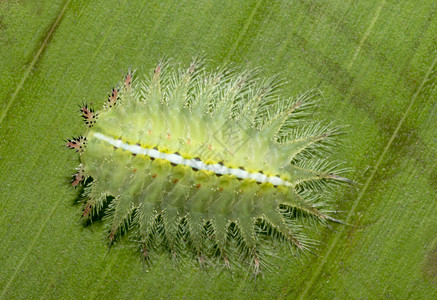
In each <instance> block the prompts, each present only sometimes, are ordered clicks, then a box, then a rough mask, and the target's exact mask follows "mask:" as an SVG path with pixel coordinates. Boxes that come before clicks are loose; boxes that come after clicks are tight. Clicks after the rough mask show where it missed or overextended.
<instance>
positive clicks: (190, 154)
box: [66, 60, 350, 272]
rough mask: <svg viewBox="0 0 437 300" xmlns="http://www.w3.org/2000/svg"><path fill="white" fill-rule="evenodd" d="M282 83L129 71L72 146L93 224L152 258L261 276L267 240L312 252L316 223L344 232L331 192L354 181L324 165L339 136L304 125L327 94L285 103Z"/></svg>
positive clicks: (196, 72) (250, 76) (168, 70)
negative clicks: (101, 223) (102, 221)
mask: <svg viewBox="0 0 437 300" xmlns="http://www.w3.org/2000/svg"><path fill="white" fill-rule="evenodd" d="M278 85H279V84H277V83H275V81H274V80H271V79H268V80H260V79H258V76H257V74H256V72H253V71H252V72H251V71H245V72H241V73H239V72H237V71H235V70H233V69H232V68H230V67H225V68H219V69H217V70H215V71H210V72H208V71H206V69H205V67H204V63H203V62H202V61H200V60H194V61H193V62H192V63H191V64H190V66H189V67H188V68H187V69H182V68H172V67H171V66H169V65H168V64H167V63H165V62H161V63H159V64H158V66H157V67H156V68H155V69H154V70H153V74H152V76H151V77H150V78H148V79H144V80H139V79H136V78H135V79H134V80H133V73H131V72H130V73H128V75H127V76H126V77H125V80H124V82H123V84H122V87H120V88H114V89H112V91H111V93H110V94H109V96H108V101H107V102H106V104H105V105H104V107H103V109H102V110H100V111H97V112H95V111H94V110H93V109H91V108H90V107H88V106H87V105H84V106H83V107H82V108H81V113H82V117H83V118H84V120H85V123H86V131H85V134H84V135H83V136H79V137H76V138H72V139H69V140H67V144H66V145H67V147H69V148H72V149H75V150H76V151H77V152H79V155H80V165H79V167H78V170H77V172H76V174H74V175H73V179H72V185H73V186H78V185H84V193H83V198H84V201H85V204H84V209H83V217H84V218H91V217H93V216H94V215H96V214H98V215H101V213H102V211H103V212H104V214H105V218H107V219H108V220H107V223H106V224H107V226H108V227H107V230H108V238H109V242H110V243H111V244H112V243H113V242H114V241H115V240H116V239H117V238H118V237H119V236H121V235H122V234H125V233H127V232H128V231H129V232H134V235H135V237H136V240H138V241H140V249H141V251H142V254H143V256H144V258H145V259H146V260H150V259H151V257H153V253H155V252H156V251H157V249H158V248H160V249H164V250H166V251H167V252H169V253H170V254H171V255H172V256H173V257H178V256H182V255H183V254H184V253H190V254H191V255H193V257H195V258H196V259H197V260H198V261H199V262H200V263H202V264H204V263H205V262H206V261H207V260H208V261H212V260H215V259H217V260H218V261H219V262H221V263H222V264H224V265H225V266H231V265H232V264H235V265H239V264H240V263H241V262H243V264H246V265H249V266H252V267H253V268H254V271H255V272H258V270H259V269H260V266H261V264H262V263H263V262H264V261H265V260H264V258H263V257H264V256H265V255H264V253H265V252H266V251H264V249H266V247H269V246H268V245H271V244H269V242H268V241H272V242H273V245H274V244H275V243H279V244H282V245H288V246H291V247H290V249H293V250H297V252H300V251H305V250H306V249H308V248H310V247H311V245H312V244H313V241H312V240H311V239H309V238H307V237H306V236H305V234H304V232H305V230H304V228H305V226H313V225H308V224H314V222H306V221H307V220H318V221H320V222H321V223H326V221H333V222H340V221H339V220H337V219H335V218H333V217H332V216H331V214H332V211H331V210H330V208H329V205H328V204H327V202H326V201H325V200H326V199H325V194H324V193H325V192H327V190H329V189H327V188H329V187H330V186H331V185H332V184H335V183H341V182H350V180H348V179H346V178H343V177H340V176H339V174H340V173H341V172H342V171H343V170H340V169H339V168H338V166H337V165H334V164H330V163H327V162H326V155H327V154H328V153H329V151H330V149H332V147H333V146H335V143H334V140H335V139H334V137H335V136H337V135H338V133H339V130H338V129H337V128H336V127H334V126H332V125H321V124H320V123H316V122H308V121H305V120H306V118H305V117H306V114H307V113H306V112H307V110H308V108H310V107H311V105H313V104H314V101H315V100H316V99H317V98H318V93H317V92H315V91H309V92H306V93H304V94H302V95H300V96H298V97H296V98H293V99H283V98H281V97H280V96H279V95H278V91H279V88H278ZM266 253H267V252H266Z"/></svg>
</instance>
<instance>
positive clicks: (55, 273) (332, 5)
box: [0, 0, 437, 299]
mask: <svg viewBox="0 0 437 300" xmlns="http://www.w3.org/2000/svg"><path fill="white" fill-rule="evenodd" d="M436 10H437V7H436V5H435V3H434V1H431V0H423V1H398V2H388V1H385V0H375V1H373V0H372V1H346V2H345V1H338V0H335V1H288V0H282V1H280V0H278V1H260V0H258V1H234V0H225V1H212V0H205V1H193V0H192V1H188V0H187V1H177V2H176V1H163V0H160V1H154V0H152V1H112V0H106V1H102V0H98V1H71V0H66V1H58V0H56V1H47V0H42V1H2V2H0V54H1V60H0V182H1V185H0V195H1V200H0V214H1V215H0V238H1V245H0V266H1V268H0V295H1V296H0V298H7V299H9V298H37V297H39V298H110V297H111V298H115V297H116V298H189V299H192V298H193V299H197V298H219V299H223V298H226V299H227V298H248V299H266V298H268V299H270V298H301V299H304V298H319V299H326V298H339V299H345V298H382V297H388V298H420V299H425V298H426V299H435V298H437V288H436V285H437V218H436V216H437V205H436V203H437V202H436V201H437V200H436V199H437V197H436V196H437V195H436V194H437V177H436V174H437V173H436V169H437V166H436V165H437V159H436V157H437V131H436V128H437V101H436V99H437V91H436V78H437V66H436V63H437V51H436V50H437V49H436V48H437V46H436V45H437V40H436V35H435V32H437V22H436ZM197 55H204V56H205V57H206V58H207V59H208V60H209V63H208V64H209V65H210V67H211V68H215V67H218V66H221V65H223V64H226V63H234V64H235V65H236V66H237V67H243V68H244V67H249V68H257V67H259V70H258V72H260V75H261V77H265V78H268V77H270V76H273V75H275V74H279V78H284V80H285V81H286V82H285V83H284V84H283V85H282V89H283V91H282V95H283V96H284V97H292V96H294V95H296V94H299V93H303V92H305V91H307V90H309V89H312V88H318V89H320V91H321V92H322V93H323V95H324V101H323V103H320V105H318V106H316V107H313V108H311V110H312V111H313V112H314V118H315V119H320V120H321V119H324V120H325V121H328V123H329V122H331V121H332V122H333V123H335V124H339V125H342V126H345V128H346V130H345V131H346V132H347V133H346V134H345V135H342V136H341V140H342V141H343V144H342V147H339V148H338V149H336V152H335V156H336V157H335V158H336V159H338V160H341V161H344V162H345V165H346V166H349V167H351V169H352V171H351V172H350V173H349V174H347V176H346V177H348V178H351V179H353V180H354V181H356V182H357V184H355V185H354V186H353V187H347V186H343V187H341V189H340V190H339V191H338V192H337V194H336V199H337V200H336V205H337V206H336V207H337V210H338V211H340V213H338V214H336V216H335V217H336V218H339V219H341V220H344V221H345V223H347V224H348V225H344V224H332V227H333V228H332V229H329V228H327V229H323V228H322V227H320V232H319V233H318V236H315V237H314V238H319V239H321V240H322V243H321V244H319V245H318V246H317V249H316V250H314V253H313V254H312V253H309V254H308V256H307V257H303V258H302V259H301V260H296V259H294V257H293V256H292V255H291V254H290V252H289V251H288V250H287V249H282V250H281V252H280V253H281V257H278V258H274V259H273V261H272V264H275V265H277V266H280V269H279V270H278V271H277V272H271V273H270V272H264V273H262V276H258V277H257V279H256V280H253V278H251V275H250V273H249V274H248V275H247V276H243V277H241V276H239V275H238V274H239V273H235V274H236V276H232V274H231V273H229V272H226V271H225V272H220V273H218V274H217V273H216V272H214V271H213V270H208V269H207V270H199V269H198V268H197V267H194V266H190V265H183V264H181V265H179V266H175V265H174V263H173V262H172V260H171V259H168V258H167V257H162V258H160V259H159V260H158V262H157V263H156V264H154V265H153V266H152V267H151V268H147V266H146V265H145V264H143V263H141V262H139V259H138V252H137V249H133V248H132V246H131V244H129V243H126V242H125V241H123V240H121V241H118V242H117V244H116V245H114V246H113V247H112V248H111V249H110V251H108V248H107V242H106V240H105V238H106V235H105V233H106V232H105V231H104V230H103V226H102V223H101V222H100V221H96V222H95V223H94V224H93V225H92V226H84V225H83V224H82V223H81V222H80V216H81V210H80V205H78V204H77V203H76V200H77V197H78V195H79V191H78V190H74V189H71V188H68V183H67V182H68V179H69V178H68V177H69V176H70V175H72V174H73V173H74V172H75V170H74V169H75V167H76V165H77V160H76V158H75V157H74V156H73V155H71V152H69V151H66V150H65V149H64V147H63V140H64V139H65V138H67V137H71V136H74V135H76V134H77V133H80V132H81V130H82V126H83V124H82V122H81V120H80V114H79V111H78V104H81V103H82V102H84V101H86V102H87V103H89V104H90V103H91V104H93V105H95V106H96V107H100V106H101V105H102V104H103V103H104V101H105V99H106V97H107V94H108V93H110V91H111V88H112V87H114V86H115V85H116V84H117V82H120V81H121V80H122V76H123V75H125V74H126V72H127V71H128V70H129V69H130V68H132V69H137V70H140V69H142V70H143V71H144V72H148V70H149V69H150V70H151V69H152V68H153V67H154V66H156V64H157V63H158V62H159V61H161V60H162V59H163V58H164V57H169V58H170V59H171V60H173V61H176V62H180V63H182V64H185V65H188V64H189V62H190V61H191V59H192V57H194V56H197ZM237 275H238V276H237ZM240 275H241V274H240Z"/></svg>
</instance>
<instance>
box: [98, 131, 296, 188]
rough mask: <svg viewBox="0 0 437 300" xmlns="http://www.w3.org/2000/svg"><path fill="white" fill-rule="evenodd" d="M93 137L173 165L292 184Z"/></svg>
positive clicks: (278, 178) (276, 183)
mask: <svg viewBox="0 0 437 300" xmlns="http://www.w3.org/2000/svg"><path fill="white" fill-rule="evenodd" d="M94 137H95V138H97V139H99V140H101V141H104V142H107V143H109V144H110V145H112V146H114V147H117V148H121V149H123V150H126V151H129V152H130V153H133V154H143V155H147V156H150V157H152V158H158V159H164V160H167V161H169V162H171V163H173V164H175V165H184V166H189V167H191V168H194V169H197V170H205V171H212V172H214V173H215V174H219V175H234V176H236V177H237V178H241V179H253V180H255V181H257V182H260V183H265V182H269V183H271V184H273V185H276V186H278V185H285V186H293V185H292V184H291V182H289V181H286V180H283V179H282V178H280V177H277V176H267V175H265V174H262V173H259V172H256V173H250V172H247V171H245V170H242V169H233V168H228V167H225V166H223V165H221V164H205V163H204V162H202V161H200V160H196V159H186V158H183V157H182V156H181V155H179V154H175V153H173V154H167V153H164V152H160V151H158V150H155V149H150V148H143V147H141V146H139V145H131V144H126V143H124V142H123V141H122V140H120V139H117V140H116V139H113V138H111V137H108V136H106V135H104V134H102V133H100V132H95V133H94Z"/></svg>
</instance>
